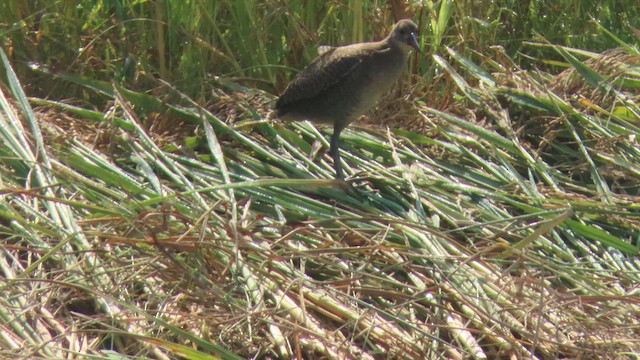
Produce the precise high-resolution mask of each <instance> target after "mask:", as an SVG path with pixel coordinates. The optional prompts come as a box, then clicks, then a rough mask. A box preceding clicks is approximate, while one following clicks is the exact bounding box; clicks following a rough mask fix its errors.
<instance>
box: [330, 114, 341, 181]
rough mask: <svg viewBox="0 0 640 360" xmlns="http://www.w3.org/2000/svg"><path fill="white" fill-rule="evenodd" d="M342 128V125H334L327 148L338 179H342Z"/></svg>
mask: <svg viewBox="0 0 640 360" xmlns="http://www.w3.org/2000/svg"><path fill="white" fill-rule="evenodd" d="M342 129H344V126H339V125H338V124H336V125H335V126H334V128H333V135H331V143H330V148H329V154H331V157H332V158H333V168H334V169H336V179H338V180H344V173H343V172H342V163H341V162H340V133H341V132H342Z"/></svg>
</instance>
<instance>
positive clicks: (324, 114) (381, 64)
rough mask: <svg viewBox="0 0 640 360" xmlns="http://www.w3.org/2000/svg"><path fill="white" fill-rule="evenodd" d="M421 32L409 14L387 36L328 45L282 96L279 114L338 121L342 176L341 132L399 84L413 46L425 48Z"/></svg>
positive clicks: (334, 140) (334, 150) (334, 144)
mask: <svg viewBox="0 0 640 360" xmlns="http://www.w3.org/2000/svg"><path fill="white" fill-rule="evenodd" d="M417 31H418V28H417V26H416V25H415V24H414V23H413V22H412V21H411V20H406V19H405V20H400V21H398V22H397V23H396V24H395V26H394V27H393V30H392V31H391V33H390V34H389V36H387V37H386V38H385V39H383V40H381V41H378V42H369V43H360V44H352V45H347V46H341V47H336V48H325V49H323V51H324V52H322V53H321V55H320V56H318V57H317V58H316V59H315V60H314V61H313V62H312V63H311V65H309V66H308V67H307V68H306V69H305V70H303V71H302V72H300V73H299V74H298V75H297V76H296V77H295V78H294V79H293V81H292V82H291V84H289V86H288V87H287V88H286V90H285V91H284V93H283V94H282V96H280V99H278V102H277V103H276V116H277V117H279V118H281V119H283V120H287V121H298V120H310V121H312V122H315V123H324V124H333V126H334V131H333V135H332V137H331V149H330V153H331V155H332V157H333V160H334V168H335V170H336V177H337V178H339V179H343V178H344V174H343V171H342V165H341V163H340V152H339V150H340V149H339V138H340V133H341V132H342V130H343V129H344V128H345V127H347V126H348V125H349V123H351V122H352V121H353V120H356V119H357V118H358V117H360V116H361V115H362V114H364V113H365V112H366V111H367V110H369V109H370V108H371V107H373V106H374V105H375V103H376V102H377V101H378V99H380V97H381V96H382V95H383V94H384V93H385V92H387V91H388V90H389V89H390V88H391V86H393V84H395V83H396V81H397V80H398V78H399V77H400V75H401V74H402V70H403V69H404V67H405V64H406V63H407V58H408V56H409V50H410V48H412V47H413V48H415V49H417V50H419V48H418V42H417V39H416V34H417Z"/></svg>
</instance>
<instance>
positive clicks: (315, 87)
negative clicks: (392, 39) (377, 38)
mask: <svg viewBox="0 0 640 360" xmlns="http://www.w3.org/2000/svg"><path fill="white" fill-rule="evenodd" d="M338 49H339V48H332V49H330V50H328V51H325V52H324V53H323V54H322V55H320V56H318V58H316V59H315V60H314V61H313V62H312V63H311V65H309V66H308V67H307V68H306V69H304V70H303V71H302V72H301V73H299V74H298V75H297V76H296V77H295V78H294V79H293V81H292V82H291V84H289V86H287V88H286V90H285V91H284V93H283V94H282V95H281V96H280V99H278V102H277V103H276V108H282V107H285V106H287V105H288V104H291V103H294V102H296V101H299V100H303V99H310V98H313V97H315V96H316V95H318V94H320V93H322V92H323V91H325V90H327V89H329V88H330V87H331V86H333V85H335V84H336V83H338V82H340V81H341V80H342V79H343V78H344V77H346V76H347V75H349V74H350V73H352V72H353V71H354V70H356V68H357V67H358V65H359V64H360V63H361V62H362V61H363V60H364V59H365V58H366V56H367V55H366V53H365V52H360V53H358V52H356V53H352V54H348V55H344V54H340V53H338V54H336V50H338Z"/></svg>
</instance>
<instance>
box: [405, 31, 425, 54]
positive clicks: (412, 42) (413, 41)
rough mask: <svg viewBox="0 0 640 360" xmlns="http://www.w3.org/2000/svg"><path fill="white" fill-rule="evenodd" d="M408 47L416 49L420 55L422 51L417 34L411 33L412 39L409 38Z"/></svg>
mask: <svg viewBox="0 0 640 360" xmlns="http://www.w3.org/2000/svg"><path fill="white" fill-rule="evenodd" d="M407 45H409V46H411V47H412V48H414V49H416V51H417V52H419V53H421V52H422V50H420V45H418V38H417V37H416V34H415V33H411V37H410V38H409V41H407Z"/></svg>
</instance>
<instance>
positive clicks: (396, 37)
mask: <svg viewBox="0 0 640 360" xmlns="http://www.w3.org/2000/svg"><path fill="white" fill-rule="evenodd" d="M417 36H418V26H417V25H416V24H415V23H414V22H413V21H411V20H409V19H402V20H400V21H398V22H397V23H396V24H395V25H394V27H393V30H391V34H390V35H389V39H390V40H391V42H393V43H394V44H396V45H399V46H401V47H403V48H407V49H408V47H412V48H414V49H416V51H420V46H419V45H418V38H417Z"/></svg>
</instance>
